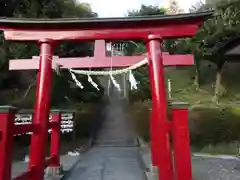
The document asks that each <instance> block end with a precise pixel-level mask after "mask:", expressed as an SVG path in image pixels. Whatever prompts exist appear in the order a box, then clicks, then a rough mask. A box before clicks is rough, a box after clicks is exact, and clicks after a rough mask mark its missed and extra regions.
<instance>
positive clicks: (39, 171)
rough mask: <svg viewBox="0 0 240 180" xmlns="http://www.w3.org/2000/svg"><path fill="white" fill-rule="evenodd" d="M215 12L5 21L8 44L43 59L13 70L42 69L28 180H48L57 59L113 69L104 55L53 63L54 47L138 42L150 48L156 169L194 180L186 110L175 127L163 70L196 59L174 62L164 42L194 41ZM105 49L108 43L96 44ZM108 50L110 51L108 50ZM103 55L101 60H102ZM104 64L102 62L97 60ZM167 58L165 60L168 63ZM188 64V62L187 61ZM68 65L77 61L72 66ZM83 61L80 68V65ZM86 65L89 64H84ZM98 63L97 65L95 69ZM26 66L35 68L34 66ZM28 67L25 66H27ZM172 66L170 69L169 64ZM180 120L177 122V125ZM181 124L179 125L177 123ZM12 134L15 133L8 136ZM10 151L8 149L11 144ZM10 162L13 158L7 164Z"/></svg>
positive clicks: (6, 175)
mask: <svg viewBox="0 0 240 180" xmlns="http://www.w3.org/2000/svg"><path fill="white" fill-rule="evenodd" d="M212 14H213V12H201V13H190V14H181V15H161V16H146V17H126V18H87V19H54V20H46V19H42V20H39V19H11V18H10V19H9V18H3V19H1V18H0V29H1V30H3V31H4V36H5V39H6V40H10V41H20V42H25V43H26V42H29V41H33V42H38V44H39V46H40V56H39V57H36V58H33V59H35V61H34V60H32V61H33V62H30V60H21V64H19V63H20V60H19V61H10V69H12V70H16V69H22V70H23V69H24V67H23V66H26V68H25V69H39V70H38V72H39V73H38V80H37V91H36V104H35V108H34V118H33V125H35V124H37V125H38V129H37V131H36V132H35V131H34V132H33V134H32V137H31V147H30V161H29V171H28V173H29V174H27V175H29V176H28V179H29V180H43V178H44V168H45V164H44V163H45V158H44V157H45V148H46V145H47V136H48V131H47V129H48V125H49V122H48V116H49V110H50V99H51V88H52V75H53V70H52V59H53V58H55V59H56V61H57V62H59V63H60V64H61V65H62V66H63V68H74V67H77V68H79V67H80V66H81V68H84V67H85V68H87V66H89V67H88V68H90V67H93V65H94V66H95V67H109V59H108V57H105V55H104V52H105V50H103V51H100V50H99V51H98V52H96V53H95V56H94V57H92V58H85V59H84V58H83V59H82V58H81V60H80V59H79V58H73V59H65V58H63V59H62V58H57V57H53V50H54V46H55V45H56V44H57V43H59V41H64V40H74V41H77V40H129V39H131V40H134V39H140V40H144V41H145V42H146V47H147V50H148V64H149V77H150V84H151V89H152V104H153V106H152V116H151V117H152V118H151V127H152V128H151V151H152V163H153V165H154V166H156V167H158V168H159V180H172V179H174V177H176V178H177V179H178V180H192V174H191V155H190V143H189V137H188V131H187V129H188V126H187V123H188V121H187V113H186V111H184V110H180V111H178V112H175V113H173V121H169V119H168V116H167V100H166V90H165V82H164V81H165V79H164V72H163V65H164V64H165V65H168V63H170V62H171V63H172V64H175V65H177V63H176V61H177V60H180V59H184V60H182V62H180V63H183V62H185V61H186V59H188V58H189V59H188V60H187V61H186V64H188V63H189V62H191V63H192V62H193V61H192V56H191V57H188V56H178V57H177V56H175V57H174V56H172V55H168V54H166V53H165V54H164V53H162V40H164V39H171V38H185V37H192V36H194V35H195V34H196V32H197V30H198V29H199V26H200V25H201V24H202V23H203V21H204V20H205V19H207V18H208V17H210V16H212ZM97 42H99V43H100V42H101V43H103V41H97ZM104 48H105V47H104ZM97 53H99V54H97ZM98 57H100V60H101V61H100V60H99V61H97V58H98ZM112 58H114V59H113V60H112V61H113V62H114V61H115V62H114V63H116V64H114V66H115V67H124V66H129V65H132V64H133V63H134V62H138V61H139V60H142V59H143V58H145V57H141V56H133V57H127V58H126V57H112ZM163 58H164V60H163ZM185 58H186V59H185ZM67 60H72V61H71V62H67ZM78 61H79V62H78ZM83 61H84V62H83ZM95 62H97V63H98V64H97V63H95ZM26 63H30V64H29V65H28V64H26ZM22 64H23V65H22ZM169 65H170V64H169ZM174 118H175V120H174ZM176 119H177V121H176ZM9 132H10V131H9ZM169 133H172V135H173V143H174V147H173V151H174V160H175V161H174V167H175V168H174V170H175V173H176V175H174V173H173V157H172V154H173V153H172V152H173V151H172V150H171V149H170V141H169ZM6 145H7V143H6ZM7 156H8V157H9V156H11V154H8V152H7V151H6V148H5V151H1V157H7ZM54 158H55V159H57V161H55V162H52V166H53V167H55V168H58V167H60V164H59V161H58V160H59V155H56V154H55V155H54ZM8 159H10V158H8ZM6 164H7V165H6V166H7V167H6V166H5V164H3V163H2V164H0V180H10V178H11V166H9V164H10V163H9V162H8V163H7V162H6Z"/></svg>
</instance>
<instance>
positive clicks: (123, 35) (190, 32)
mask: <svg viewBox="0 0 240 180" xmlns="http://www.w3.org/2000/svg"><path fill="white" fill-rule="evenodd" d="M198 26H199V22H198V23H197V24H196V23H195V24H189V23H183V24H177V25H172V24H168V25H158V27H154V28H153V27H152V28H149V27H146V28H145V27H142V28H139V29H132V28H119V29H99V30H98V29H97V30H96V29H89V30H81V29H75V30H61V29H57V30H28V29H25V30H4V36H5V39H6V40H14V41H38V40H40V39H52V40H56V41H61V40H96V39H105V40H112V39H117V40H119V39H122V40H123V39H126V40H128V39H146V37H147V36H148V35H149V34H150V33H154V34H160V35H161V36H162V38H163V39H169V38H184V37H191V36H194V35H195V34H196V32H197V30H198V28H199V27H198Z"/></svg>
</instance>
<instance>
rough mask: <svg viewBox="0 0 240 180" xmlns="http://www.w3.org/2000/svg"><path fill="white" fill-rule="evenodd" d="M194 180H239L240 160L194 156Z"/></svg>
mask: <svg viewBox="0 0 240 180" xmlns="http://www.w3.org/2000/svg"><path fill="white" fill-rule="evenodd" d="M192 170H193V177H194V180H239V179H240V160H238V159H237V158H236V159H234V158H231V159H230V158H220V157H211V156H193V157H192Z"/></svg>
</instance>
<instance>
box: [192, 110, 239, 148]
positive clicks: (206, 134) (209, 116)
mask: <svg viewBox="0 0 240 180" xmlns="http://www.w3.org/2000/svg"><path fill="white" fill-rule="evenodd" d="M190 124H192V129H191V131H192V132H191V141H192V145H193V146H196V147H204V146H206V145H208V144H212V145H215V144H218V143H230V142H234V141H238V140H239V138H240V135H239V128H240V118H239V115H238V114H236V113H234V112H233V110H232V109H231V108H224V109H207V108H196V109H193V110H192V112H191V116H190Z"/></svg>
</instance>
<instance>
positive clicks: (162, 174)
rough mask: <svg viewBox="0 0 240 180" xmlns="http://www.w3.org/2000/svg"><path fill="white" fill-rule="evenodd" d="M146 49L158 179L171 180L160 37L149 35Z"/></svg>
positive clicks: (170, 159) (171, 171)
mask: <svg viewBox="0 0 240 180" xmlns="http://www.w3.org/2000/svg"><path fill="white" fill-rule="evenodd" d="M147 49H148V52H149V76H150V84H151V89H152V108H153V112H154V115H155V117H152V118H151V120H152V121H155V122H154V125H155V126H156V127H155V128H153V129H152V130H153V131H154V132H152V134H153V135H154V136H155V138H154V139H153V140H155V146H154V148H156V149H155V150H154V151H155V152H157V153H156V155H157V157H155V158H156V162H157V165H158V167H159V180H163V179H164V180H172V178H173V169H172V157H171V150H170V145H169V127H168V124H167V122H168V120H167V100H166V90H165V82H164V81H165V80H164V71H163V57H162V51H161V37H160V36H157V35H149V41H148V43H147ZM151 123H152V122H151ZM156 141H157V142H156Z"/></svg>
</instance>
